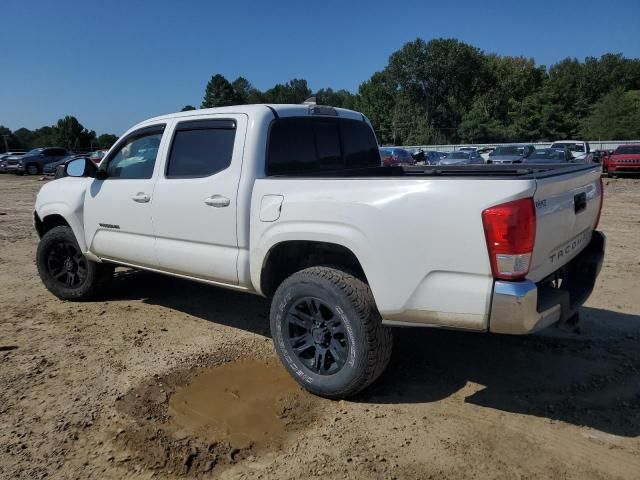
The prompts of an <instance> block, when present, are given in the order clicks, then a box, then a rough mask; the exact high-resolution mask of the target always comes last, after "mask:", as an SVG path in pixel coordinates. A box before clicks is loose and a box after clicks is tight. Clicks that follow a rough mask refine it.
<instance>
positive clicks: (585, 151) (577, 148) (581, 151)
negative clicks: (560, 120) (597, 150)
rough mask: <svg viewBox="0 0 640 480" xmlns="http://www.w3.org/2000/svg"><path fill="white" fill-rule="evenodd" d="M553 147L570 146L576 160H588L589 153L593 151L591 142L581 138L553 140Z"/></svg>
mask: <svg viewBox="0 0 640 480" xmlns="http://www.w3.org/2000/svg"><path fill="white" fill-rule="evenodd" d="M551 148H568V149H569V151H570V152H571V155H572V156H573V159H574V161H576V162H579V161H582V162H586V161H587V155H589V153H590V152H591V148H590V147H589V142H582V141H579V140H558V141H555V142H553V145H551Z"/></svg>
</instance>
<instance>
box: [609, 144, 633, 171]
mask: <svg viewBox="0 0 640 480" xmlns="http://www.w3.org/2000/svg"><path fill="white" fill-rule="evenodd" d="M629 173H635V174H639V173H640V143H638V144H629V145H620V146H619V147H618V148H616V149H615V150H614V152H613V154H612V155H611V156H610V157H609V158H608V159H607V176H609V177H615V176H618V175H623V174H629Z"/></svg>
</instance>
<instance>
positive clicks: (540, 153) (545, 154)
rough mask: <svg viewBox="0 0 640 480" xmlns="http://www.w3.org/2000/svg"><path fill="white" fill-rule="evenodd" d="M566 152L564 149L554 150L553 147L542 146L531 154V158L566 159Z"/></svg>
mask: <svg viewBox="0 0 640 480" xmlns="http://www.w3.org/2000/svg"><path fill="white" fill-rule="evenodd" d="M564 159H565V158H564V152H563V151H562V150H554V149H552V148H542V149H540V150H536V151H535V152H533V153H532V154H531V155H529V160H564Z"/></svg>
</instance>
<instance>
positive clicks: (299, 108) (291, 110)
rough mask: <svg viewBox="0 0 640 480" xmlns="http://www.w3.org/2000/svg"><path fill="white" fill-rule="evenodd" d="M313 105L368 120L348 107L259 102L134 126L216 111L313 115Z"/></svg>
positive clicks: (179, 114)
mask: <svg viewBox="0 0 640 480" xmlns="http://www.w3.org/2000/svg"><path fill="white" fill-rule="evenodd" d="M313 107H330V108H332V109H333V110H335V111H336V112H337V113H338V116H339V117H341V118H351V119H353V120H366V117H365V116H364V115H363V114H361V113H359V112H354V111H353V110H347V109H346V108H336V107H331V106H330V105H296V104H292V105H288V104H277V103H257V104H251V105H232V106H229V107H216V108H201V109H197V110H188V111H186V112H175V113H169V114H167V115H161V116H158V117H153V118H149V119H147V120H144V121H142V122H140V123H138V124H137V125H135V126H134V127H132V128H138V127H140V126H143V125H145V124H148V123H154V122H158V121H162V120H171V119H174V118H181V117H194V116H199V115H211V114H215V113H222V114H224V113H227V114H231V113H236V114H238V113H240V114H246V115H249V116H262V115H267V114H268V115H269V116H271V117H272V116H273V112H276V113H277V115H278V116H279V117H301V116H308V115H312V113H311V112H312V108H313ZM313 115H322V113H320V114H318V113H314V114H313Z"/></svg>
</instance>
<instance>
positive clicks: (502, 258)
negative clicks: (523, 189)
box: [482, 198, 536, 280]
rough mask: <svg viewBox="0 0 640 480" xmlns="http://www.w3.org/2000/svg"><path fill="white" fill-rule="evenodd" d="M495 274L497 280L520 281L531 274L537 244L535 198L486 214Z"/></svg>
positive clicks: (492, 268)
mask: <svg viewBox="0 0 640 480" xmlns="http://www.w3.org/2000/svg"><path fill="white" fill-rule="evenodd" d="M482 224H483V226H484V235H485V238H486V240H487V248H488V250H489V258H490V260H491V270H492V271H493V276H494V277H495V278H499V279H503V280H517V279H520V278H523V277H524V276H525V275H527V273H529V268H530V266H531V255H532V253H533V245H534V243H535V240H536V212H535V208H534V205H533V198H523V199H521V200H515V201H513V202H508V203H503V204H501V205H496V206H495V207H490V208H487V209H486V210H484V211H483V212H482Z"/></svg>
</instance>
